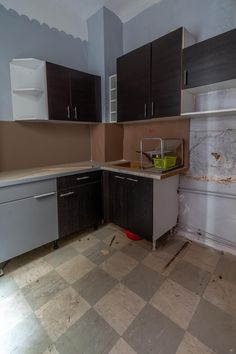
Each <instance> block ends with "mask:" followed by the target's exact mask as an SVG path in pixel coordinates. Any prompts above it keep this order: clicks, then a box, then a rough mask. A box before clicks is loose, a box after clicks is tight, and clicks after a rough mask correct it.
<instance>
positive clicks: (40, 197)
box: [34, 192, 56, 199]
mask: <svg viewBox="0 0 236 354" xmlns="http://www.w3.org/2000/svg"><path fill="white" fill-rule="evenodd" d="M55 194H56V192H50V193H45V194H39V195H35V196H34V199H42V198H47V197H50V196H51V195H55Z"/></svg>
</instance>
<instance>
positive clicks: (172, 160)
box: [153, 156, 177, 169]
mask: <svg viewBox="0 0 236 354" xmlns="http://www.w3.org/2000/svg"><path fill="white" fill-rule="evenodd" d="M176 160H177V158H176V156H165V157H163V158H160V157H155V158H154V159H153V162H154V167H155V168H159V169H166V168H171V167H174V166H175V165H176Z"/></svg>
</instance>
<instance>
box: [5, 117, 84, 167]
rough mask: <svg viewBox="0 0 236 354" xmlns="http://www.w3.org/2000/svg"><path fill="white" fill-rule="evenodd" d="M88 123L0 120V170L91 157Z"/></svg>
mask: <svg viewBox="0 0 236 354" xmlns="http://www.w3.org/2000/svg"><path fill="white" fill-rule="evenodd" d="M90 156H91V149H90V128H89V125H79V124H71V123H70V124H62V123H60V124H59V123H50V122H45V123H37V122H30V123H23V122H0V171H7V170H15V169H23V168H31V167H40V166H45V165H52V164H61V163H70V162H76V161H88V160H90Z"/></svg>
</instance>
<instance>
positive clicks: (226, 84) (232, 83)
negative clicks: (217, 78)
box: [184, 79, 236, 95]
mask: <svg viewBox="0 0 236 354" xmlns="http://www.w3.org/2000/svg"><path fill="white" fill-rule="evenodd" d="M235 88H236V79H233V80H227V81H222V82H216V83H214V84H210V85H204V86H198V87H191V88H187V89H184V92H188V93H191V94H192V95H198V94H201V93H210V92H215V91H220V90H230V89H235Z"/></svg>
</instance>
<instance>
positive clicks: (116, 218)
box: [109, 173, 127, 228]
mask: <svg viewBox="0 0 236 354" xmlns="http://www.w3.org/2000/svg"><path fill="white" fill-rule="evenodd" d="M109 214H110V215H109V217H110V221H111V222H113V223H114V224H116V225H119V226H120V227H123V228H126V227H127V189H126V179H125V175H122V174H119V173H117V174H116V173H110V174H109Z"/></svg>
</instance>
